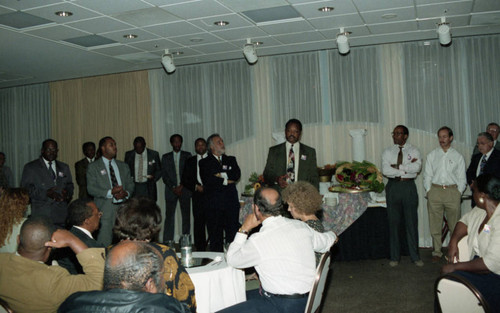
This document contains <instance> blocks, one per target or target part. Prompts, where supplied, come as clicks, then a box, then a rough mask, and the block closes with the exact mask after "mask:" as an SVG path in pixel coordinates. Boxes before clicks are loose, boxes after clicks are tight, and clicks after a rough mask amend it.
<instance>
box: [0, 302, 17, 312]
mask: <svg viewBox="0 0 500 313" xmlns="http://www.w3.org/2000/svg"><path fill="white" fill-rule="evenodd" d="M0 313H14V311H12V309H11V308H10V306H9V304H8V303H7V302H6V301H5V300H4V299H0Z"/></svg>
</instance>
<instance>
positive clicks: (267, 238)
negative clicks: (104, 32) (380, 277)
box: [227, 216, 336, 294]
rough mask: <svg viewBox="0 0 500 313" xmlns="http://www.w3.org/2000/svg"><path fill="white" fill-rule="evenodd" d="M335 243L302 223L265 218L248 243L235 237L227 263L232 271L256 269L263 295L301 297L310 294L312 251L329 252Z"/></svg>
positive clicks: (313, 270)
mask: <svg viewBox="0 0 500 313" xmlns="http://www.w3.org/2000/svg"><path fill="white" fill-rule="evenodd" d="M335 239H336V236H335V234H334V233H333V232H326V233H318V232H316V231H314V230H313V229H311V228H310V227H309V226H307V224H306V223H304V222H302V221H298V220H292V219H288V218H285V217H282V216H273V217H268V218H266V219H265V220H264V221H263V222H262V228H261V229H260V231H259V232H258V233H255V234H253V235H252V236H251V237H250V238H248V240H247V235H245V234H243V233H239V232H238V233H237V234H236V237H235V238H234V241H233V242H232V243H231V245H230V246H229V249H228V251H227V262H228V264H229V265H231V266H233V267H235V268H247V267H251V266H255V270H256V271H257V273H259V279H260V282H261V284H262V287H263V288H264V290H265V291H268V292H270V293H274V294H296V293H299V294H304V293H306V292H309V291H310V290H311V286H312V283H313V281H314V276H315V273H316V258H315V256H314V251H316V252H321V253H323V252H326V251H328V250H329V249H330V247H331V246H332V245H333V243H334V242H335Z"/></svg>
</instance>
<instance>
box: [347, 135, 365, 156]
mask: <svg viewBox="0 0 500 313" xmlns="http://www.w3.org/2000/svg"><path fill="white" fill-rule="evenodd" d="M349 134H350V135H351V137H352V160H353V161H358V162H363V161H364V160H365V155H366V154H365V136H366V129H352V130H350V131H349Z"/></svg>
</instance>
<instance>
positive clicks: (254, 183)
mask: <svg viewBox="0 0 500 313" xmlns="http://www.w3.org/2000/svg"><path fill="white" fill-rule="evenodd" d="M248 182H249V184H247V185H245V192H244V194H245V195H253V194H254V193H255V190H257V189H259V188H260V187H262V186H264V185H265V183H264V175H259V174H257V173H256V172H253V173H251V174H250V177H249V178H248Z"/></svg>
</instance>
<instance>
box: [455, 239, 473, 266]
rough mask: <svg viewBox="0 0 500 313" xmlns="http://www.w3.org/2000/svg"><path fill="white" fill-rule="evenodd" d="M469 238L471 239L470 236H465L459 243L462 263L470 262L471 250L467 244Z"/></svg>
mask: <svg viewBox="0 0 500 313" xmlns="http://www.w3.org/2000/svg"><path fill="white" fill-rule="evenodd" d="M467 238H469V236H468V235H467V236H465V237H463V238H462V239H460V241H459V242H458V244H457V245H458V259H459V260H460V262H467V261H470V252H471V251H470V248H469V244H468V242H467ZM453 263H457V262H456V261H455V260H454V261H453Z"/></svg>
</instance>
